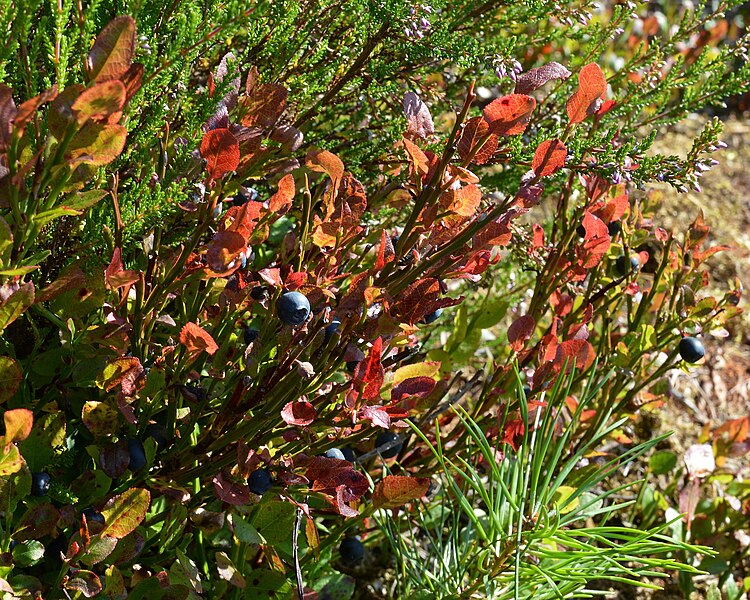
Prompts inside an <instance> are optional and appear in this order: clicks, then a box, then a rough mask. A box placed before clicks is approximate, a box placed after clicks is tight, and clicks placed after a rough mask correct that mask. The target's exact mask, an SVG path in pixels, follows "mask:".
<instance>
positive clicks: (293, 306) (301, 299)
mask: <svg viewBox="0 0 750 600" xmlns="http://www.w3.org/2000/svg"><path fill="white" fill-rule="evenodd" d="M277 310H278V311H279V319H281V321H282V322H283V323H286V324H287V325H292V326H294V327H296V326H298V325H302V323H304V322H305V321H307V318H308V317H309V316H310V301H309V300H308V299H307V298H306V297H305V295H304V294H300V293H299V292H287V293H286V294H282V295H281V298H279V302H278V306H277Z"/></svg>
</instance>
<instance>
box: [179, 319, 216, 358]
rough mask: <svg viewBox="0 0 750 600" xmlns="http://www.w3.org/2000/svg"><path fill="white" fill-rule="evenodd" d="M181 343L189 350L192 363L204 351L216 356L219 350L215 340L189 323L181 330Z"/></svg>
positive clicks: (201, 329) (198, 327)
mask: <svg viewBox="0 0 750 600" xmlns="http://www.w3.org/2000/svg"><path fill="white" fill-rule="evenodd" d="M180 343H181V344H182V345H183V346H185V348H187V351H188V356H189V357H190V359H189V360H191V361H192V360H193V359H194V358H196V357H197V356H198V355H199V354H200V353H201V352H203V351H204V350H205V351H206V352H208V353H209V354H214V353H215V352H216V351H217V350H218V349H219V346H218V345H217V344H216V342H215V341H214V338H212V337H211V335H210V334H209V333H208V332H207V331H205V330H204V329H203V328H201V327H200V326H198V325H196V324H195V323H188V324H187V325H185V326H184V327H183V328H182V330H180Z"/></svg>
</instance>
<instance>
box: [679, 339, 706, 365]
mask: <svg viewBox="0 0 750 600" xmlns="http://www.w3.org/2000/svg"><path fill="white" fill-rule="evenodd" d="M679 351H680V356H681V357H682V360H684V361H685V362H689V363H695V362H698V361H699V360H700V359H701V358H703V357H704V356H705V354H706V351H705V350H704V349H703V344H701V341H700V340H699V339H698V338H694V337H685V338H682V339H681V340H680V346H679Z"/></svg>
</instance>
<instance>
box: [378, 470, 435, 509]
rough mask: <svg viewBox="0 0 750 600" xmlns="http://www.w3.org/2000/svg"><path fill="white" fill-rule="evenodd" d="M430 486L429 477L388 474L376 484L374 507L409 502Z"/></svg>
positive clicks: (385, 506)
mask: <svg viewBox="0 0 750 600" xmlns="http://www.w3.org/2000/svg"><path fill="white" fill-rule="evenodd" d="M429 488H430V480H429V478H427V477H408V476H404V475H386V476H385V478H384V479H382V480H381V481H379V482H378V483H377V485H376V486H375V492H374V493H373V496H372V503H373V507H374V508H376V509H377V508H397V507H399V506H403V505H404V504H406V503H407V502H411V501H412V500H416V499H417V498H421V497H422V496H424V495H425V494H426V493H427V490H428V489H429Z"/></svg>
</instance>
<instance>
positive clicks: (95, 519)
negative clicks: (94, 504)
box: [83, 508, 104, 525]
mask: <svg viewBox="0 0 750 600" xmlns="http://www.w3.org/2000/svg"><path fill="white" fill-rule="evenodd" d="M83 515H84V516H85V517H86V522H87V523H101V524H102V525H104V515H103V514H102V513H100V512H98V511H95V510H94V509H93V508H87V509H85V510H84V511H83Z"/></svg>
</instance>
